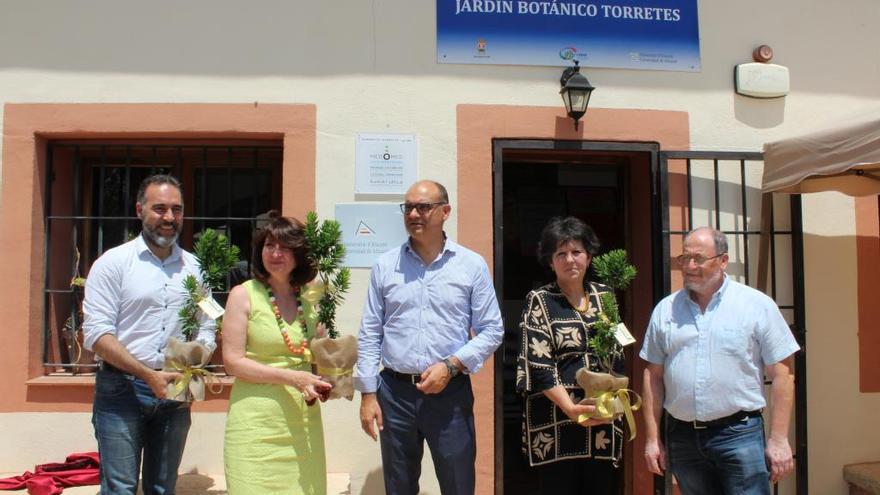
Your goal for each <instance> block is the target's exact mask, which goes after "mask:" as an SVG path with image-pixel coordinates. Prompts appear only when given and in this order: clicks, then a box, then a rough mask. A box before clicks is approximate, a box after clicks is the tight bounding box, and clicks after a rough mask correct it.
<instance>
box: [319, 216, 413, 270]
mask: <svg viewBox="0 0 880 495" xmlns="http://www.w3.org/2000/svg"><path fill="white" fill-rule="evenodd" d="M335 218H336V221H338V222H339V226H340V228H341V229H342V243H343V244H344V245H345V260H344V261H343V264H344V265H345V266H348V267H351V268H370V267H371V266H373V263H375V262H376V258H378V257H379V255H380V254H382V253H384V252H385V251H388V250H389V249H392V248H395V247H398V246H400V245H401V244H403V243H404V241H406V239H407V233H406V229H405V228H404V226H403V213H401V212H400V205H398V204H397V203H338V204H337V205H336V217H335Z"/></svg>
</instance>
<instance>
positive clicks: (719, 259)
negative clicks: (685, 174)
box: [639, 227, 799, 495]
mask: <svg viewBox="0 0 880 495" xmlns="http://www.w3.org/2000/svg"><path fill="white" fill-rule="evenodd" d="M678 262H679V264H680V265H681V272H682V276H683V277H684V288H683V289H681V290H679V291H677V292H675V293H673V294H671V295H669V296H667V297H666V298H665V299H663V300H662V301H660V303H659V304H658V305H657V307H656V308H654V313H653V315H651V321H650V323H649V325H648V331H647V334H646V335H645V342H644V344H643V346H642V350H641V353H640V354H639V356H640V357H641V358H642V359H644V360H646V361H648V366H647V367H646V368H645V385H644V387H645V389H644V399H645V426H646V428H645V437H646V439H645V458H646V460H647V463H648V469H649V470H650V471H652V472H654V473H656V474H663V472H664V470H665V469H666V466H667V462H668V465H669V469H670V471H672V474H674V475H675V477H676V479H678V485H679V488H680V489H681V492H682V494H683V495H696V494H706V493H718V494H722V493H723V494H728V495H734V494H736V495H743V494H767V495H769V493H770V482H774V483H775V482H776V481H778V480H780V479H781V478H783V477H784V476H786V475H787V474H788V473H790V472H791V470H792V468H793V467H794V462H793V460H792V455H791V446H790V445H789V443H788V426H789V418H790V416H791V407H792V401H793V397H794V377H793V375H792V371H791V362H792V358H791V357H792V355H793V354H794V353H795V352H796V351H797V350H798V349H799V347H798V344H797V342H795V339H794V337H793V336H792V334H791V330H790V329H789V327H788V324H787V323H786V322H785V319H784V318H783V317H782V314H781V313H780V312H779V308H778V307H777V306H776V303H775V302H773V300H772V299H770V298H769V297H767V296H766V295H765V294H763V293H761V292H759V291H757V290H755V289H752V288H750V287H748V286H745V285H742V284H739V283H737V282H734V281H733V280H730V278H729V277H728V276H727V275H726V274H725V269H726V268H727V263H728V255H727V239H726V237H725V235H724V234H723V233H722V232H719V231H717V230H713V229H709V228H705V227H703V228H698V229H695V230H694V231H692V232H690V233H689V234H688V235H687V236H686V237H685V240H684V252H683V253H682V255H681V256H679V257H678ZM765 373H766V375H767V377H768V378H770V379H771V380H772V385H771V388H770V404H771V405H770V419H771V421H770V428H769V433H770V435H769V438H766V439H765V435H764V421H763V417H762V410H763V408H764V407H765V406H766V401H765V400H764V394H763V390H764V374H765ZM664 409H665V410H666V414H667V416H666V419H667V422H666V425H667V429H666V440H665V441H666V445H665V448H664V445H663V442H662V441H661V440H660V434H659V428H658V424H659V423H660V414H661V411H662V410H664ZM768 465H769V468H770V469H769V471H768Z"/></svg>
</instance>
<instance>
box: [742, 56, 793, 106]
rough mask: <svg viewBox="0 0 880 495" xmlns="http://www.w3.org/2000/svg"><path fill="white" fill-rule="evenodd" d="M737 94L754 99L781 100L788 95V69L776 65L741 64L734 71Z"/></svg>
mask: <svg viewBox="0 0 880 495" xmlns="http://www.w3.org/2000/svg"><path fill="white" fill-rule="evenodd" d="M734 83H735V85H736V92H737V93H739V94H741V95H744V96H751V97H752V98H779V97H780V96H785V95H787V94H788V88H789V77H788V67H783V66H781V65H776V64H764V63H757V62H756V63H748V64H739V65H737V66H736V69H734Z"/></svg>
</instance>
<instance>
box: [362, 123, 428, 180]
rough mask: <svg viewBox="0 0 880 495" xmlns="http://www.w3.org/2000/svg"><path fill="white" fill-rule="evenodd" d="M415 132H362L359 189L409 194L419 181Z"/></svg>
mask: <svg viewBox="0 0 880 495" xmlns="http://www.w3.org/2000/svg"><path fill="white" fill-rule="evenodd" d="M416 153H417V146H416V136H415V134H366V133H362V134H358V135H357V146H356V149H355V192H356V193H358V194H406V189H407V188H408V187H409V186H410V185H412V183H414V182H415V181H416V163H417V155H416Z"/></svg>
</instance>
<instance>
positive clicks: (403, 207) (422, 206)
mask: <svg viewBox="0 0 880 495" xmlns="http://www.w3.org/2000/svg"><path fill="white" fill-rule="evenodd" d="M445 204H446V201H435V202H433V203H400V212H401V213H403V214H404V215H409V214H410V212H412V211H413V210H416V211H418V212H419V215H424V214H426V213H428V212H429V211H431V210H433V209H434V207H435V206H438V205H445Z"/></svg>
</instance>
